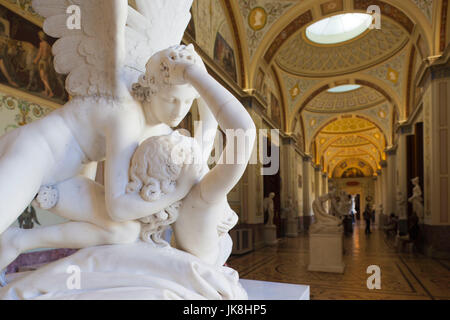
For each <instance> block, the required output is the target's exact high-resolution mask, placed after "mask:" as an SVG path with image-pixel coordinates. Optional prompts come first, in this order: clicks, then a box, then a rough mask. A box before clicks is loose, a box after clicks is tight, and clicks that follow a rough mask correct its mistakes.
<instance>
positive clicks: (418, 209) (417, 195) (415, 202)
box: [408, 177, 424, 219]
mask: <svg viewBox="0 0 450 320" xmlns="http://www.w3.org/2000/svg"><path fill="white" fill-rule="evenodd" d="M411 182H412V184H413V185H414V188H413V194H412V196H411V197H409V199H408V201H409V202H411V203H412V206H413V211H414V213H415V214H416V215H417V217H418V218H419V219H423V213H424V212H423V198H422V189H421V188H420V185H419V177H415V178H414V179H411Z"/></svg>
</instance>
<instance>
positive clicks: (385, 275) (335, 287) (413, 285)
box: [228, 224, 450, 300]
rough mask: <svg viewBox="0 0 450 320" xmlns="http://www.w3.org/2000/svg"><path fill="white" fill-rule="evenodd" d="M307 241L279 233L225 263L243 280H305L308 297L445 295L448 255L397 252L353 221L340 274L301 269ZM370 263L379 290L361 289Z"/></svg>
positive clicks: (449, 292)
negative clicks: (280, 236) (273, 243)
mask: <svg viewBox="0 0 450 320" xmlns="http://www.w3.org/2000/svg"><path fill="white" fill-rule="evenodd" d="M308 246H309V243H308V237H307V235H305V234H301V235H299V236H298V237H297V238H283V239H280V240H279V242H278V245H276V246H271V247H265V248H262V249H260V250H256V251H253V252H251V253H249V254H246V255H242V256H232V257H231V258H230V260H229V261H228V265H229V266H230V267H232V268H234V269H236V270H237V271H238V272H239V275H240V277H241V278H243V279H252V280H262V281H273V282H285V283H294V284H303V285H309V286H310V291H311V300H336V299H337V300H347V299H350V300H355V299H356V300H377V299H386V300H411V299H421V300H430V299H433V300H434V299H450V260H444V259H432V258H428V257H425V256H423V255H421V254H417V253H398V252H397V251H396V249H395V246H394V239H392V238H388V237H386V235H385V234H384V233H383V232H381V231H379V230H376V229H375V230H373V232H372V234H370V235H365V234H364V228H363V226H362V225H358V224H356V225H355V229H354V232H353V235H352V236H347V237H346V238H345V240H344V246H345V254H344V262H345V265H346V267H345V272H344V274H333V273H324V272H310V271H307V265H308ZM370 265H377V266H379V267H380V269H381V289H380V290H377V289H373V290H369V289H368V288H367V278H368V277H369V276H370V274H367V273H366V270H367V267H368V266H370Z"/></svg>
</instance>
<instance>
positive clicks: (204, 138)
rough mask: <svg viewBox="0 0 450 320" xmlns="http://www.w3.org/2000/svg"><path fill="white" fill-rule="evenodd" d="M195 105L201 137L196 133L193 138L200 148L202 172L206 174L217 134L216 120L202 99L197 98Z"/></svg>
mask: <svg viewBox="0 0 450 320" xmlns="http://www.w3.org/2000/svg"><path fill="white" fill-rule="evenodd" d="M197 104H198V111H199V114H200V121H201V135H200V134H198V133H197V132H196V134H195V135H194V138H195V140H197V142H198V144H199V145H200V146H202V160H203V163H204V168H203V172H204V173H206V172H208V171H209V168H208V159H209V156H210V155H211V152H212V149H213V147H214V140H215V137H216V134H217V120H216V118H214V115H213V113H212V112H211V110H210V109H209V107H208V105H207V104H206V102H205V100H203V98H199V99H198V100H197Z"/></svg>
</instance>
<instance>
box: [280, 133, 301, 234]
mask: <svg viewBox="0 0 450 320" xmlns="http://www.w3.org/2000/svg"><path fill="white" fill-rule="evenodd" d="M282 142H283V144H282V150H281V152H282V154H281V175H282V178H281V212H280V213H281V223H282V228H281V230H282V235H283V236H297V229H298V227H297V225H298V219H297V218H295V219H293V218H292V217H290V216H292V215H293V212H289V211H290V210H292V211H295V204H296V203H297V202H298V195H297V185H298V173H297V163H296V151H295V140H294V139H293V138H292V137H290V136H288V137H283V138H282ZM289 199H290V200H291V201H290V204H289ZM296 215H297V214H296ZM294 230H295V232H294Z"/></svg>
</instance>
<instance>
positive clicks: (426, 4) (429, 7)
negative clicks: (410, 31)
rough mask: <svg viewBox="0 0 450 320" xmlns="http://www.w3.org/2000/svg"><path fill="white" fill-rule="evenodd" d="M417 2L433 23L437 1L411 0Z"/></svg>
mask: <svg viewBox="0 0 450 320" xmlns="http://www.w3.org/2000/svg"><path fill="white" fill-rule="evenodd" d="M411 1H412V2H414V3H415V4H416V6H417V7H418V8H419V9H420V11H422V13H423V14H424V15H425V17H427V19H428V22H429V23H432V20H431V19H432V17H433V3H434V2H436V1H433V0H411Z"/></svg>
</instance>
